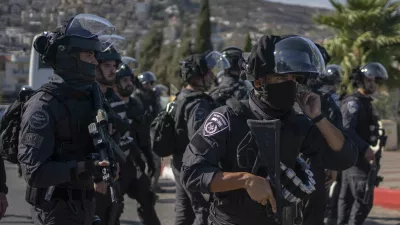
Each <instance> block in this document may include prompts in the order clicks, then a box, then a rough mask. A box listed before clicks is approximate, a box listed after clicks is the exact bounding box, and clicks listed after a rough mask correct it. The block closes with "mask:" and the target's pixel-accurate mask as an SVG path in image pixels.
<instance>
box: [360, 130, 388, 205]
mask: <svg viewBox="0 0 400 225" xmlns="http://www.w3.org/2000/svg"><path fill="white" fill-rule="evenodd" d="M379 131H380V134H379V148H378V151H377V152H376V153H375V160H374V161H372V162H371V163H370V170H369V172H368V180H367V183H366V184H365V194H364V198H363V203H364V204H368V203H369V202H370V200H371V197H372V193H373V191H374V187H378V186H379V184H380V183H381V182H382V181H383V177H382V176H378V173H379V170H380V169H381V158H382V150H383V148H384V147H385V145H386V141H387V136H386V132H385V130H384V129H379Z"/></svg>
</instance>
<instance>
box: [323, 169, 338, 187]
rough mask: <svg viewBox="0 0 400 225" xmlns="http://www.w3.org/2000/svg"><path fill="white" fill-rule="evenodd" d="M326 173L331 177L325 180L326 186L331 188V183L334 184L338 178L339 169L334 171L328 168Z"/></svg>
mask: <svg viewBox="0 0 400 225" xmlns="http://www.w3.org/2000/svg"><path fill="white" fill-rule="evenodd" d="M325 174H326V176H327V177H328V178H329V180H327V181H326V182H325V188H327V189H328V188H330V187H331V185H332V183H333V182H334V181H336V178H337V171H334V170H327V171H326V172H325Z"/></svg>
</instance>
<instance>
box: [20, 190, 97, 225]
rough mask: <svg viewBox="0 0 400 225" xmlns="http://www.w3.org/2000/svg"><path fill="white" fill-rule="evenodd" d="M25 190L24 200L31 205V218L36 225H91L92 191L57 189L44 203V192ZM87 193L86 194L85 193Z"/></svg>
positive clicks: (92, 209) (92, 214)
mask: <svg viewBox="0 0 400 225" xmlns="http://www.w3.org/2000/svg"><path fill="white" fill-rule="evenodd" d="M44 191H45V190H43V192H42V191H36V190H34V189H32V188H29V187H28V188H27V194H26V199H27V201H28V203H30V204H31V205H32V207H31V216H32V220H33V222H34V224H36V225H91V224H92V221H93V216H94V204H93V191H90V192H91V193H90V194H88V195H85V194H84V192H83V191H79V190H72V189H63V188H57V187H56V189H55V190H54V192H53V194H52V199H51V200H49V201H46V200H45V199H44V193H45V192H44ZM86 193H88V192H86Z"/></svg>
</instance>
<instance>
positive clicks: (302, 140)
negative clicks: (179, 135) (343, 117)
mask: <svg viewBox="0 0 400 225" xmlns="http://www.w3.org/2000/svg"><path fill="white" fill-rule="evenodd" d="M252 96H253V94H251V95H250V99H249V100H248V101H242V103H243V110H244V112H247V116H246V117H244V116H243V115H241V116H239V115H237V114H236V113H235V112H234V111H233V110H232V108H230V107H228V106H223V107H220V108H218V109H216V110H214V111H213V112H212V113H211V115H209V116H208V117H207V119H206V121H205V122H204V124H203V126H202V127H201V128H200V129H199V130H198V132H196V134H195V135H194V136H193V137H192V139H191V141H190V144H189V145H188V147H187V149H186V151H185V155H184V157H183V166H182V174H181V176H182V179H181V181H182V183H183V185H184V186H185V187H186V188H187V189H188V190H189V191H192V192H202V193H209V192H210V184H211V181H212V179H213V176H214V175H215V173H217V172H219V171H224V172H251V169H252V167H253V164H254V161H255V157H256V156H257V153H256V152H255V151H256V145H255V143H254V138H251V135H250V129H249V127H248V126H247V123H246V121H247V119H263V118H264V119H271V117H269V116H268V115H267V114H265V113H264V112H263V111H264V110H261V108H260V107H262V106H260V105H261V104H262V103H260V100H258V98H256V97H252ZM250 104H251V106H250ZM270 114H271V115H272V114H275V113H272V112H271V113H270ZM256 115H257V116H256ZM261 115H264V116H265V117H264V116H261ZM274 117H275V118H280V119H281V121H282V123H283V126H282V130H281V141H280V145H281V161H282V162H283V163H285V165H287V166H288V167H289V168H293V167H294V165H295V163H296V156H297V155H298V154H299V153H300V152H301V153H303V154H305V155H306V156H312V155H315V154H317V153H318V152H319V151H324V152H323V163H324V164H325V166H326V167H328V168H330V169H344V168H348V167H350V166H351V165H352V164H353V162H354V161H355V158H356V157H357V155H356V152H355V151H354V148H353V145H352V144H351V142H350V141H349V140H348V139H347V138H346V141H345V143H344V146H343V149H342V151H340V152H333V151H332V150H331V149H330V148H329V146H328V145H327V143H326V142H325V140H324V138H323V137H322V135H321V133H320V132H319V131H318V129H317V128H316V127H315V126H313V125H312V123H311V122H310V120H309V119H308V118H307V117H305V116H304V115H301V114H300V115H299V114H296V113H295V112H294V111H293V110H292V111H290V112H289V113H285V114H281V115H279V114H275V115H274ZM288 140H290V141H288ZM264 175H265V174H264ZM261 176H263V175H261ZM211 204H212V205H211V208H210V217H209V220H210V223H211V224H217V225H220V224H224V225H225V224H226V225H228V224H232V225H233V224H246V225H247V224H248V225H258V224H260V225H261V224H274V222H273V219H272V218H268V216H267V212H266V210H265V206H262V205H261V204H259V203H256V202H255V201H253V200H251V199H250V197H249V195H248V194H247V192H246V191H245V190H243V189H241V190H234V191H229V192H221V193H213V202H212V203H211Z"/></svg>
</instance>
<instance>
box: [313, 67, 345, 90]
mask: <svg viewBox="0 0 400 225" xmlns="http://www.w3.org/2000/svg"><path fill="white" fill-rule="evenodd" d="M343 76H344V69H343V68H342V67H340V66H339V65H336V64H331V65H328V66H327V67H326V70H325V72H324V73H321V74H320V75H319V76H318V77H317V79H311V80H308V83H307V84H308V86H309V87H310V88H311V90H312V91H314V92H315V91H319V92H321V93H336V91H337V89H338V87H339V85H340V83H341V82H342V77H343Z"/></svg>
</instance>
